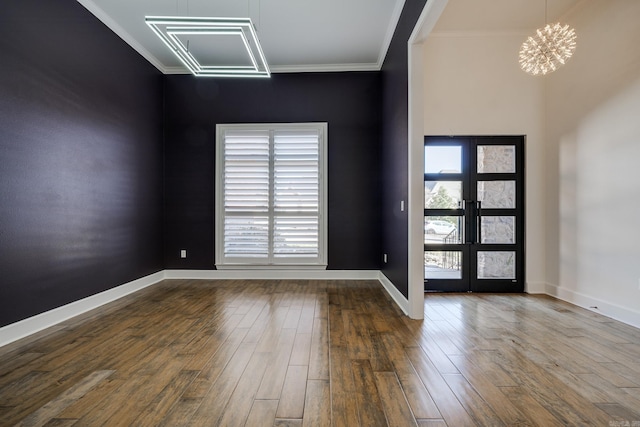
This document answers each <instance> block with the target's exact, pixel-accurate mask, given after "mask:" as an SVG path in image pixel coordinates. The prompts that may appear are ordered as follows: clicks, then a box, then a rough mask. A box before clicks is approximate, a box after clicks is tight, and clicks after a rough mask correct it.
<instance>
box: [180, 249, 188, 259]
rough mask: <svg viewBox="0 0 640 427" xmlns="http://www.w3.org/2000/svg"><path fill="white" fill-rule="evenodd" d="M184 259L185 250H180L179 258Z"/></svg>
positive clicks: (185, 255)
mask: <svg viewBox="0 0 640 427" xmlns="http://www.w3.org/2000/svg"><path fill="white" fill-rule="evenodd" d="M186 257H187V250H186V249H180V258H186Z"/></svg>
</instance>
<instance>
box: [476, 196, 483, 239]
mask: <svg viewBox="0 0 640 427" xmlns="http://www.w3.org/2000/svg"><path fill="white" fill-rule="evenodd" d="M481 211H482V202H481V201H480V200H478V203H477V208H476V212H475V214H476V227H477V228H476V230H477V232H478V234H477V237H478V240H477V241H476V243H480V244H482V215H481Z"/></svg>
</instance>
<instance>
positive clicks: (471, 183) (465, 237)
mask: <svg viewBox="0 0 640 427" xmlns="http://www.w3.org/2000/svg"><path fill="white" fill-rule="evenodd" d="M424 145H425V147H426V146H427V145H432V146H462V147H463V148H462V171H461V173H437V174H427V173H425V174H424V180H425V181H461V182H462V183H463V184H462V189H463V193H462V198H463V200H464V202H462V203H461V206H459V207H458V208H457V209H426V208H425V209H424V216H425V217H427V216H457V217H461V218H464V225H463V229H464V231H463V233H462V236H461V237H462V238H461V241H460V242H457V243H436V244H433V243H430V244H426V243H425V244H424V250H425V251H447V252H451V253H458V254H460V256H461V263H462V265H461V272H462V274H461V278H460V279H434V278H431V279H428V280H427V279H425V291H427V292H433V291H436V292H502V293H504V292H524V285H525V271H526V270H525V247H526V245H525V224H526V222H525V171H524V166H525V158H524V155H525V153H524V151H525V136H522V135H520V136H425V138H424ZM479 145H512V146H515V153H516V158H515V162H516V164H515V166H516V169H515V173H482V174H479V173H478V172H477V147H478V146H479ZM492 180H499V181H502V180H514V181H515V183H516V197H515V208H513V209H483V208H482V206H481V205H480V203H477V200H478V197H477V182H478V181H492ZM482 215H488V216H489V215H490V216H503V215H504V216H514V217H515V221H516V224H515V243H514V244H487V243H482V244H481V243H479V241H478V240H479V238H481V236H480V235H479V234H480V229H479V221H480V220H479V218H480V217H481V216H482ZM478 251H514V252H515V263H516V265H515V278H513V279H478V278H477V277H476V275H477V265H476V264H477V254H478Z"/></svg>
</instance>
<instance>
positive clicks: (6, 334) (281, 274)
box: [0, 270, 408, 347]
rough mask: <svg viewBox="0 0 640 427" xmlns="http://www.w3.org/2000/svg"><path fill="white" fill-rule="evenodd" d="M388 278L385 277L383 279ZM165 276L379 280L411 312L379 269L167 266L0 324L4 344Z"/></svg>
mask: <svg viewBox="0 0 640 427" xmlns="http://www.w3.org/2000/svg"><path fill="white" fill-rule="evenodd" d="M383 278H384V279H383ZM164 279H205V280H206V279H208V280H215V279H219V280H223V279H245V280H250V279H294V280H295V279H299V280H379V281H380V282H381V283H382V285H383V286H384V288H385V289H386V290H387V292H388V293H389V295H391V297H392V298H393V300H394V301H395V302H396V303H397V304H398V305H399V306H400V308H401V309H402V310H403V311H404V312H405V313H407V307H408V302H407V300H406V298H404V296H402V294H400V292H398V290H397V289H396V288H395V286H393V284H392V283H391V282H390V281H389V279H387V278H386V276H384V274H382V273H381V272H380V271H378V270H163V271H159V272H157V273H154V274H150V275H148V276H145V277H142V278H140V279H137V280H133V281H131V282H128V283H125V284H123V285H120V286H117V287H115V288H111V289H108V290H106V291H104V292H101V293H99V294H96V295H92V296H90V297H87V298H83V299H81V300H78V301H74V302H72V303H69V304H67V305H63V306H62V307H58V308H54V309H53V310H49V311H46V312H44V313H41V314H38V315H35V316H32V317H29V318H27V319H24V320H21V321H19V322H15V323H11V324H9V325H6V326H3V327H2V328H0V347H2V346H5V345H7V344H10V343H12V342H14V341H17V340H19V339H21V338H25V337H27V336H29V335H33V334H35V333H37V332H40V331H42V330H44V329H46V328H49V327H51V326H54V325H56V324H58V323H60V322H64V321H65V320H68V319H70V318H72V317H75V316H78V315H80V314H83V313H86V312H87V311H89V310H93V309H94V308H98V307H100V306H102V305H105V304H108V303H110V302H112V301H115V300H117V299H119V298H122V297H124V296H126V295H129V294H131V293H134V292H136V291H139V290H141V289H144V288H146V287H148V286H151V285H154V284H156V283H158V282H160V281H162V280H164Z"/></svg>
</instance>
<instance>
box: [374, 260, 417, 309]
mask: <svg viewBox="0 0 640 427" xmlns="http://www.w3.org/2000/svg"><path fill="white" fill-rule="evenodd" d="M377 279H378V280H379V281H380V283H381V284H382V286H383V287H384V289H385V290H386V291H387V293H388V294H389V296H390V297H391V298H392V299H393V300H394V301H395V303H396V304H397V305H398V307H400V310H402V312H403V313H404V314H405V315H407V316H408V315H409V300H408V299H407V298H405V296H404V295H402V293H400V291H399V290H398V289H397V288H396V287H395V286H394V285H393V283H392V282H391V280H389V278H388V277H387V276H385V274H384V273H383V272H382V271H380V272H378V277H377Z"/></svg>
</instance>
